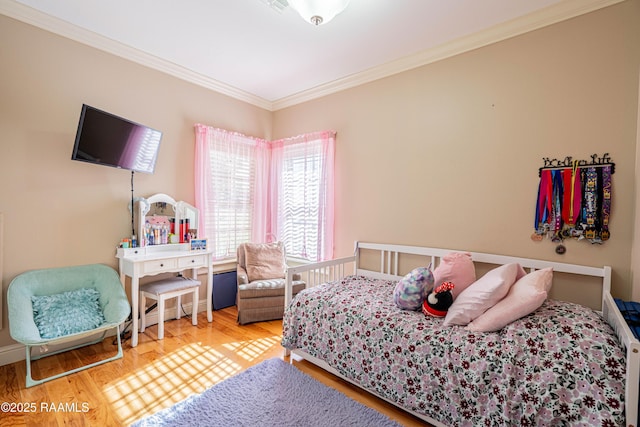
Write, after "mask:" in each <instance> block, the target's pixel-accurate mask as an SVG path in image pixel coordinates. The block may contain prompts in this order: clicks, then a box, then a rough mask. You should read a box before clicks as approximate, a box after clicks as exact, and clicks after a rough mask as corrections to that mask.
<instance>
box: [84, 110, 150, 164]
mask: <svg viewBox="0 0 640 427" xmlns="http://www.w3.org/2000/svg"><path fill="white" fill-rule="evenodd" d="M161 139H162V132H160V131H158V130H155V129H152V128H150V127H147V126H143V125H141V124H138V123H134V122H132V121H130V120H127V119H124V118H122V117H118V116H116V115H114V114H111V113H107V112H106V111H102V110H99V109H97V108H94V107H91V106H89V105H86V104H83V105H82V111H81V113H80V122H79V123H78V132H77V133H76V140H75V144H74V146H73V153H72V154H71V159H72V160H79V161H82V162H88V163H95V164H99V165H104V166H111V167H115V168H120V169H127V170H131V171H135V172H144V173H153V171H154V169H155V166H156V160H157V158H158V149H159V148H160V140H161Z"/></svg>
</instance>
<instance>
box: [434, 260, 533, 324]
mask: <svg viewBox="0 0 640 427" xmlns="http://www.w3.org/2000/svg"><path fill="white" fill-rule="evenodd" d="M525 274H526V273H525V271H524V269H523V268H522V267H521V266H520V264H517V263H512V264H505V265H502V266H500V267H497V268H494V269H493V270H491V271H489V272H487V273H486V274H485V275H484V276H482V277H481V278H480V279H478V280H476V281H475V282H474V283H472V284H471V285H470V286H469V287H468V288H467V289H465V290H464V291H462V293H461V294H460V295H458V298H456V299H455V301H453V304H452V305H451V307H449V311H448V312H447V315H446V317H445V318H444V323H443V325H444V326H449V325H463V326H466V325H467V324H469V322H471V321H472V320H473V319H475V318H476V317H478V316H480V315H481V314H482V313H484V312H485V311H487V310H488V309H489V308H490V307H492V306H493V305H494V304H495V303H497V302H498V301H500V300H501V299H502V298H504V296H505V295H507V292H509V288H510V287H511V285H513V284H514V283H515V281H516V280H517V279H518V278H519V277H522V276H524V275H525Z"/></svg>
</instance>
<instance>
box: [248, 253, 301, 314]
mask: <svg viewBox="0 0 640 427" xmlns="http://www.w3.org/2000/svg"><path fill="white" fill-rule="evenodd" d="M237 256H238V266H237V269H238V270H237V273H238V297H237V305H238V323H240V324H241V325H244V324H247V323H252V322H262V321H266V320H275V319H282V315H283V313H284V284H285V278H286V272H287V264H286V256H285V250H284V245H283V244H282V243H281V242H275V243H242V244H241V245H240V246H238V252H237ZM304 288H305V282H304V281H302V280H300V277H299V276H298V277H294V282H293V295H296V294H297V293H298V292H300V291H301V290H302V289H304Z"/></svg>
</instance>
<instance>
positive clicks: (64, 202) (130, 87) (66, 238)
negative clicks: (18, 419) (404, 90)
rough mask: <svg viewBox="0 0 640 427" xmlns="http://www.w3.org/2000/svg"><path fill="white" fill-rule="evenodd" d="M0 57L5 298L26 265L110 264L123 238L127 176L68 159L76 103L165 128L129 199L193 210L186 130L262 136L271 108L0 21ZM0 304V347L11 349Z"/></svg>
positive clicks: (126, 219)
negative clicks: (206, 127)
mask: <svg viewBox="0 0 640 427" xmlns="http://www.w3.org/2000/svg"><path fill="white" fill-rule="evenodd" d="M0 58H1V59H0V182H1V183H2V184H0V185H1V186H0V189H1V190H0V195H1V197H0V212H3V213H4V249H5V250H4V262H3V265H4V271H3V275H2V287H3V289H4V292H6V289H7V287H8V286H9V283H10V281H11V280H12V279H13V277H15V276H16V275H17V274H19V273H21V272H24V271H26V270H30V269H35V268H47V267H55V266H65V265H77V264H86V263H94V262H95V263H104V264H108V265H111V266H113V267H117V263H116V259H115V257H114V256H115V247H116V245H117V244H118V242H119V241H120V239H121V238H123V237H126V236H128V235H130V234H131V225H130V224H131V219H130V218H131V217H130V214H129V211H128V208H127V206H128V203H129V200H130V197H131V183H130V181H131V174H130V172H128V171H124V170H118V169H114V168H110V167H105V166H96V165H91V164H86V163H82V162H76V161H72V160H71V150H72V148H73V142H74V138H75V134H76V129H77V126H78V119H79V116H80V108H81V106H82V104H83V103H86V104H89V105H92V106H95V107H98V108H101V109H104V110H107V111H109V112H112V113H114V114H117V115H120V116H124V117H126V118H128V119H131V120H134V121H137V122H140V123H144V124H145V125H148V126H151V127H154V128H156V129H160V130H162V131H163V139H162V143H161V148H160V154H159V158H158V163H157V165H156V171H155V173H154V174H153V175H148V174H141V173H140V174H135V178H134V185H135V195H136V196H148V195H151V194H154V193H157V192H162V193H167V194H169V195H171V196H173V197H174V198H175V199H177V200H185V201H187V202H189V203H192V204H193V203H194V184H193V152H194V148H193V146H194V132H193V125H194V123H197V122H202V123H206V124H210V125H213V126H219V127H222V128H225V129H230V130H235V131H239V132H244V133H247V134H250V135H256V136H261V137H265V138H269V137H270V136H271V123H272V113H271V112H268V111H265V110H262V109H259V108H257V107H254V106H251V105H249V104H247V103H244V102H240V101H236V100H234V99H231V98H229V97H226V96H223V95H220V94H218V93H215V92H212V91H209V90H205V89H203V88H201V87H199V86H196V85H193V84H189V83H186V82H184V81H182V80H179V79H176V78H173V77H170V76H168V75H166V74H163V73H160V72H157V71H153V70H150V69H148V68H146V67H142V66H139V65H136V64H134V63H132V62H130V61H126V60H123V59H121V58H118V57H115V56H113V55H109V54H106V53H103V52H101V51H99V50H96V49H93V48H90V47H87V46H85V45H82V44H79V43H76V42H73V41H70V40H68V39H65V38H62V37H58V36H55V35H52V34H51V33H48V32H45V31H42V30H39V29H36V28H34V27H31V26H28V25H25V24H23V23H20V22H18V21H15V20H12V19H9V18H7V17H5V16H2V15H0ZM5 297H6V294H5ZM3 299H4V300H5V301H6V298H3ZM3 304H5V307H4V310H3V311H4V322H3V324H4V326H5V328H3V329H2V330H0V347H2V346H3V345H7V344H10V343H12V342H13V341H12V340H11V339H10V338H9V329H8V322H7V318H6V312H7V310H6V302H3Z"/></svg>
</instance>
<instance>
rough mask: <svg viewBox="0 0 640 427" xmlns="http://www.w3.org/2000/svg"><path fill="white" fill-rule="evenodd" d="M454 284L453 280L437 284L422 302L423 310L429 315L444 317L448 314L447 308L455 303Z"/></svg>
mask: <svg viewBox="0 0 640 427" xmlns="http://www.w3.org/2000/svg"><path fill="white" fill-rule="evenodd" d="M453 288H454V284H453V283H451V282H444V283H443V284H441V285H440V286H437V287H436V288H435V289H434V290H433V291H432V292H431V293H430V294H429V295H428V296H427V298H426V299H425V300H424V303H422V312H423V313H424V314H425V315H427V316H434V317H444V316H446V315H447V310H449V307H451V304H453V293H452V292H451V291H452V290H453Z"/></svg>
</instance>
